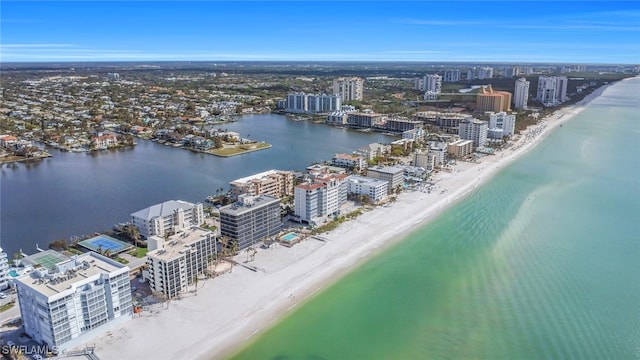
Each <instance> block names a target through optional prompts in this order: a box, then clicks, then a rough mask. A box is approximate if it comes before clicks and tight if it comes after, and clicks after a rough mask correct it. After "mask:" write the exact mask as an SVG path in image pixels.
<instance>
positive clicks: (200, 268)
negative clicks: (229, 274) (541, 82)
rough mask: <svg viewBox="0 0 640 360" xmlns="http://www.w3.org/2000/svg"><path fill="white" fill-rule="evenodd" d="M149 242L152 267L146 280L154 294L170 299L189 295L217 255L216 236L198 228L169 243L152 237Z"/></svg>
mask: <svg viewBox="0 0 640 360" xmlns="http://www.w3.org/2000/svg"><path fill="white" fill-rule="evenodd" d="M147 242H148V244H149V252H148V253H147V265H148V267H147V269H146V270H144V271H143V277H144V278H145V279H147V280H148V281H149V286H150V288H151V290H152V291H154V292H156V293H161V294H163V295H164V296H166V297H167V298H169V299H172V298H175V297H177V296H179V295H180V294H182V293H184V292H186V291H187V290H188V288H187V287H188V286H189V285H191V284H193V283H194V282H195V279H196V277H197V276H198V275H200V274H204V273H205V272H206V270H207V266H208V264H209V263H210V262H211V261H212V260H213V257H214V256H215V255H216V254H217V247H216V236H215V234H214V233H213V232H212V231H211V230H207V229H203V228H199V227H197V226H192V227H191V228H189V229H183V230H182V231H180V233H178V234H175V235H172V236H170V237H169V238H168V239H166V240H165V239H164V238H162V237H159V236H151V237H149V239H148V240H147Z"/></svg>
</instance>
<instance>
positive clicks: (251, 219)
mask: <svg viewBox="0 0 640 360" xmlns="http://www.w3.org/2000/svg"><path fill="white" fill-rule="evenodd" d="M281 228H282V222H281V221H280V199H278V198H276V197H273V196H269V195H258V196H250V195H240V196H239V197H238V201H237V202H235V203H233V204H230V205H227V206H223V207H221V208H220V234H221V235H222V236H226V237H228V238H230V239H231V240H233V241H235V242H236V243H237V244H238V249H239V250H242V249H245V248H247V247H249V246H252V245H255V244H257V243H258V242H260V241H262V240H264V239H266V238H268V237H270V236H272V235H275V234H277V233H278V232H280V229H281Z"/></svg>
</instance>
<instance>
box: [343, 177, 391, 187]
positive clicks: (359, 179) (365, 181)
mask: <svg viewBox="0 0 640 360" xmlns="http://www.w3.org/2000/svg"><path fill="white" fill-rule="evenodd" d="M347 180H349V181H350V182H354V183H359V184H367V185H369V186H382V185H384V186H387V184H388V182H387V181H385V180H380V179H374V178H370V177H366V176H360V175H351V176H349V178H348V179H347Z"/></svg>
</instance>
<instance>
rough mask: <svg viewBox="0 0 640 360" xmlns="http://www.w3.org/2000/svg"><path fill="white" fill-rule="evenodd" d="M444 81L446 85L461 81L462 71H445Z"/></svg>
mask: <svg viewBox="0 0 640 360" xmlns="http://www.w3.org/2000/svg"><path fill="white" fill-rule="evenodd" d="M442 81H444V82H446V83H453V82H458V81H460V70H459V69H452V70H445V71H444V77H443V78H442Z"/></svg>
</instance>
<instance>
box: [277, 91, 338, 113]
mask: <svg viewBox="0 0 640 360" xmlns="http://www.w3.org/2000/svg"><path fill="white" fill-rule="evenodd" d="M284 105H285V108H284V110H285V111H286V112H291V113H329V112H332V111H337V110H340V108H341V107H342V98H341V97H340V96H338V95H328V94H305V93H293V94H288V95H287V98H286V102H285V104H284Z"/></svg>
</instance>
